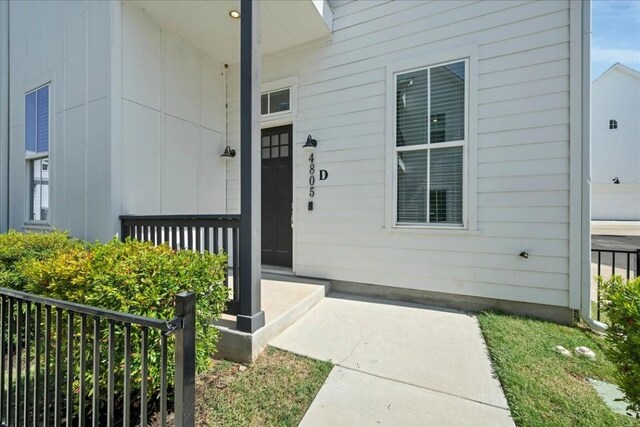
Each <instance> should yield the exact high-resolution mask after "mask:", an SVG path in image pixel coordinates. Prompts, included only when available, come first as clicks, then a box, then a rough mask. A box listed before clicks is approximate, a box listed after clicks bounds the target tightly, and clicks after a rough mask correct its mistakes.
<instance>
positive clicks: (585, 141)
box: [580, 1, 607, 331]
mask: <svg viewBox="0 0 640 427" xmlns="http://www.w3.org/2000/svg"><path fill="white" fill-rule="evenodd" d="M581 34H582V38H581V40H582V67H581V68H582V111H581V113H582V114H581V121H582V129H581V132H582V144H581V147H582V177H581V179H582V182H583V183H584V185H583V186H582V197H581V200H582V202H581V203H582V206H581V211H582V221H581V222H582V229H581V240H582V245H581V251H582V253H581V259H582V263H581V264H582V265H581V268H580V270H581V275H580V276H581V288H582V292H581V297H582V302H581V304H580V307H581V308H580V317H581V318H582V320H583V321H584V322H585V323H586V324H587V325H588V326H589V327H590V328H592V329H595V330H597V331H606V330H607V325H606V324H604V323H602V322H599V321H597V320H595V319H594V318H592V317H591V2H590V1H584V2H582V28H581Z"/></svg>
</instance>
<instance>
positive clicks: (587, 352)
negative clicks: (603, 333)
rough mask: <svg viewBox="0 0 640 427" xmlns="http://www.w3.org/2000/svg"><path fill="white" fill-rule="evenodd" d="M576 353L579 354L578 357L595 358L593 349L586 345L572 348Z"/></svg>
mask: <svg viewBox="0 0 640 427" xmlns="http://www.w3.org/2000/svg"><path fill="white" fill-rule="evenodd" d="M573 351H574V352H575V353H576V355H578V356H580V357H584V358H587V359H595V358H596V354H595V353H594V352H593V350H591V349H590V348H588V347H576V348H575V349H574V350H573Z"/></svg>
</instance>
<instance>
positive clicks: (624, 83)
mask: <svg viewBox="0 0 640 427" xmlns="http://www.w3.org/2000/svg"><path fill="white" fill-rule="evenodd" d="M592 94H593V95H592V100H593V102H592V104H591V105H592V107H591V114H592V115H591V118H592V121H591V141H592V148H591V150H592V155H591V159H592V160H591V176H592V192H593V196H592V204H591V217H592V218H593V219H599V220H636V221H640V166H639V165H640V78H638V77H637V76H634V75H633V74H632V73H631V72H627V71H621V70H619V69H617V68H613V69H610V70H609V71H607V73H606V74H604V75H603V76H601V77H599V78H598V79H597V80H596V81H595V82H594V83H593V85H592ZM611 119H613V120H617V121H618V129H615V130H610V129H609V120H611ZM614 177H618V179H619V180H620V184H617V185H616V184H613V182H612V179H613V178H614Z"/></svg>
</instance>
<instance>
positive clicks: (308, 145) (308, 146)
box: [302, 135, 318, 153]
mask: <svg viewBox="0 0 640 427" xmlns="http://www.w3.org/2000/svg"><path fill="white" fill-rule="evenodd" d="M317 145H318V141H316V140H315V139H313V138H311V135H309V136H308V137H307V142H305V143H304V145H303V146H302V149H303V150H304V151H306V152H308V153H311V152H312V151H313V150H315V149H316V146H317Z"/></svg>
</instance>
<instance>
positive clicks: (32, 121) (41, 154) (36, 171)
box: [24, 85, 51, 221]
mask: <svg viewBox="0 0 640 427" xmlns="http://www.w3.org/2000/svg"><path fill="white" fill-rule="evenodd" d="M49 87H50V86H49V85H45V86H42V87H40V88H38V89H36V90H34V91H31V92H29V93H27V94H26V95H25V126H24V128H25V134H24V145H25V158H26V162H27V174H28V178H27V180H28V181H27V182H28V190H27V192H28V194H27V197H28V200H29V214H28V219H29V220H30V221H48V220H49V191H50V186H49V174H50V172H51V165H50V162H49V129H50V128H49V116H50V111H49Z"/></svg>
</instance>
